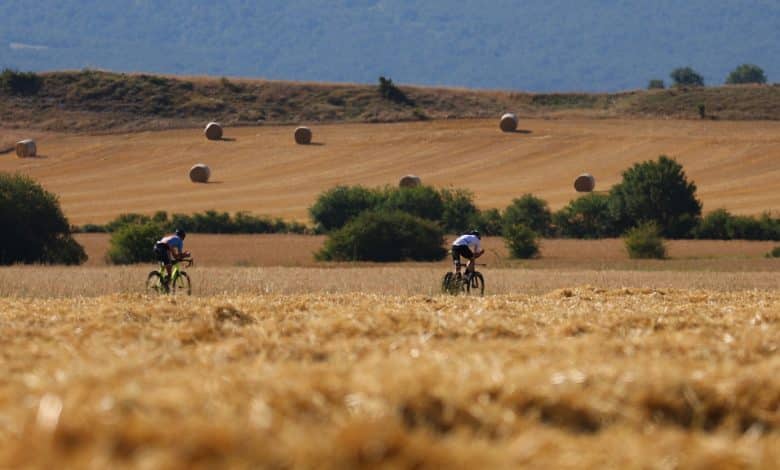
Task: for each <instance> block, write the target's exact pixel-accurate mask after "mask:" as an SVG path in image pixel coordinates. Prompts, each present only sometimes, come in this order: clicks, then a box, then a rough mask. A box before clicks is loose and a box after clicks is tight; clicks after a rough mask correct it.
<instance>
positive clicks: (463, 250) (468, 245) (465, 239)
mask: <svg viewBox="0 0 780 470" xmlns="http://www.w3.org/2000/svg"><path fill="white" fill-rule="evenodd" d="M481 240H482V237H481V236H480V235H479V231H477V230H472V231H471V232H469V233H466V234H464V235H461V236H459V237H458V238H457V239H456V240H455V241H454V242H453V243H452V262H453V263H454V264H455V273H456V275H457V274H460V257H461V256H462V257H464V258H466V259H467V260H469V262H468V264H467V265H466V273H470V272H473V271H474V262H475V260H476V259H477V258H479V257H480V256H482V255H483V254H484V253H485V250H483V249H482V243H481Z"/></svg>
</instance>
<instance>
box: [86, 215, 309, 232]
mask: <svg viewBox="0 0 780 470" xmlns="http://www.w3.org/2000/svg"><path fill="white" fill-rule="evenodd" d="M149 223H154V224H158V225H159V226H160V227H168V228H169V230H173V229H175V228H180V229H182V230H184V231H186V232H193V233H305V232H306V231H307V229H306V226H305V225H304V224H301V223H299V222H285V221H284V220H282V219H278V218H277V219H271V218H269V217H258V216H254V215H251V214H248V213H246V212H237V213H235V214H234V215H230V214H229V213H227V212H217V211H213V210H209V211H205V212H203V213H200V214H192V215H185V214H173V215H172V216H171V217H168V214H167V213H166V212H164V211H159V212H157V213H155V214H154V215H153V216H151V217H150V216H147V215H143V214H133V213H131V214H122V215H120V216H118V217H117V218H116V219H114V220H112V221H111V222H109V223H107V224H105V225H97V224H86V225H83V226H81V227H75V228H74V229H73V230H74V231H75V232H82V233H94V232H109V233H111V232H117V231H118V230H120V229H122V228H124V227H126V226H128V225H145V224H149Z"/></svg>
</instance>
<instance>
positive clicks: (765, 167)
mask: <svg viewBox="0 0 780 470" xmlns="http://www.w3.org/2000/svg"><path fill="white" fill-rule="evenodd" d="M522 130H523V131H525V133H511V134H505V133H502V132H501V131H500V130H499V129H498V128H497V125H496V120H495V118H494V119H489V120H471V121H458V120H449V121H430V122H425V123H401V124H380V125H368V124H348V125H318V126H317V143H319V144H322V145H312V146H300V145H295V143H294V142H293V141H292V139H291V138H290V134H291V133H292V131H293V127H253V128H249V127H244V128H236V129H233V128H231V131H230V137H231V138H235V139H236V140H235V141H218V142H213V141H208V140H206V139H204V138H203V136H202V134H201V132H200V131H199V130H194V129H192V130H177V131H165V132H148V133H134V134H124V135H103V136H84V135H72V134H49V135H42V134H37V133H30V132H28V131H13V130H0V138H2V137H3V136H4V135H5V136H7V138H9V139H18V138H23V137H32V138H35V139H37V141H38V143H39V147H40V152H41V153H42V154H43V155H44V156H45V157H46V158H38V159H30V160H19V159H15V158H0V171H8V172H15V171H19V172H22V173H24V174H28V175H30V176H32V177H33V178H35V179H36V180H38V181H40V182H41V183H42V184H43V186H44V187H45V188H46V189H48V190H50V191H53V192H54V193H56V194H57V195H59V197H60V200H61V202H62V206H63V210H64V211H65V214H66V215H67V216H68V218H69V219H70V221H71V223H74V224H85V223H103V222H107V221H109V220H111V219H113V218H114V217H116V216H117V215H119V214H120V213H125V212H142V213H146V214H150V215H151V214H152V213H154V211H156V210H167V211H168V212H183V213H193V212H202V211H203V210H206V209H216V210H224V211H229V212H236V211H241V210H246V211H250V212H252V213H254V214H258V215H261V214H264V215H270V216H273V217H277V216H279V217H284V218H286V219H296V220H299V221H305V222H306V221H308V213H307V209H308V207H310V206H311V205H312V204H313V202H314V200H315V198H316V197H317V195H318V194H319V193H321V192H322V191H324V190H326V189H329V188H331V187H333V186H335V185H337V184H362V185H367V186H381V185H386V184H389V185H393V186H395V185H396V184H398V177H399V176H401V175H403V174H407V173H413V174H416V175H418V176H420V177H421V178H422V180H423V181H424V182H425V183H426V184H430V185H433V186H437V187H447V186H454V187H465V188H467V189H470V190H472V191H473V192H474V194H475V201H476V203H477V204H478V205H479V206H480V207H483V208H490V207H497V208H501V209H503V208H505V207H506V206H507V205H508V204H509V203H510V202H511V200H512V199H513V198H516V197H520V196H521V195H522V194H524V193H533V194H536V195H538V196H539V197H542V198H544V199H545V200H547V201H548V202H549V203H550V205H551V207H552V208H553V209H558V208H560V207H562V206H564V205H565V204H567V203H568V202H569V201H570V200H572V199H574V198H576V197H579V196H580V195H579V194H578V193H576V192H575V191H574V188H573V187H572V181H573V179H574V178H575V177H576V176H577V175H578V174H580V173H582V172H583V171H588V172H590V173H592V174H593V176H594V177H595V178H596V180H597V181H598V185H599V188H601V189H608V188H609V187H611V186H612V185H613V184H615V183H617V182H619V181H620V178H621V172H623V171H624V170H626V169H627V168H629V167H630V166H631V165H633V164H634V163H636V162H638V161H642V160H647V159H656V158H657V157H658V156H659V155H660V154H667V155H670V156H672V157H675V158H677V159H678V160H679V162H680V163H681V164H683V165H684V167H685V171H686V174H687V175H688V176H689V177H690V178H691V179H693V180H694V181H695V182H696V185H697V187H698V196H699V197H700V198H701V200H702V201H703V203H704V209H705V211H710V210H714V209H716V208H719V207H724V208H726V209H729V210H730V211H732V212H735V213H740V214H757V213H760V212H762V211H765V210H771V211H773V212H774V213H778V212H780V192H778V191H776V188H777V183H776V182H777V181H778V179H779V178H780V167H778V165H777V164H776V162H777V161H778V159H780V137H778V136H780V122H723V121H720V122H713V121H672V120H653V121H650V120H647V121H645V120H618V119H614V120H594V119H566V120H539V119H535V120H531V119H524V120H523V121H522ZM199 162H203V163H206V164H208V165H209V166H210V167H211V169H212V171H213V174H214V177H213V180H212V182H211V183H210V184H207V185H193V184H192V183H190V181H189V179H188V178H187V170H188V169H189V168H190V167H191V166H192V165H193V164H195V163H199ZM465 175H468V176H467V177H466V176H465ZM109 195H110V197H108V196H109ZM173 201H175V203H174V202H173Z"/></svg>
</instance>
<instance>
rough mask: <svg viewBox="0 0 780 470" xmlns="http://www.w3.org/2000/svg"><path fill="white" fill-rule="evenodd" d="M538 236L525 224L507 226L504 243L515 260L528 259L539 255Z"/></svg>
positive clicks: (505, 227)
mask: <svg viewBox="0 0 780 470" xmlns="http://www.w3.org/2000/svg"><path fill="white" fill-rule="evenodd" d="M537 238H538V235H537V234H536V232H534V231H533V230H531V229H530V228H529V227H527V226H525V225H523V224H514V225H505V226H504V242H505V243H506V247H507V248H508V249H509V254H510V255H511V256H512V257H513V258H521V259H528V258H533V257H535V256H537V255H538V254H539V242H538V240H537Z"/></svg>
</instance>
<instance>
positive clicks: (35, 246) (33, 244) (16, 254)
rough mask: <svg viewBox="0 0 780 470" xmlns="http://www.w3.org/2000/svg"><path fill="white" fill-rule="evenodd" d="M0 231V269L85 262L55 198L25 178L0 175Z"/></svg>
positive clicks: (83, 254) (82, 251)
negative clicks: (14, 264) (9, 266)
mask: <svg viewBox="0 0 780 470" xmlns="http://www.w3.org/2000/svg"><path fill="white" fill-rule="evenodd" d="M0 227H2V229H0V265H7V264H13V263H52V264H81V263H83V262H84V261H86V260H87V255H86V253H85V252H84V249H83V248H82V247H81V245H79V244H78V243H77V242H76V241H75V240H74V239H73V238H72V237H71V233H70V224H69V223H68V219H67V218H65V215H64V214H63V213H62V209H60V204H59V201H57V197H56V196H55V195H54V194H52V193H50V192H48V191H46V190H45V189H43V187H41V185H39V184H38V183H36V182H35V181H34V180H33V179H31V178H29V177H27V176H22V175H9V174H7V173H0Z"/></svg>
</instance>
